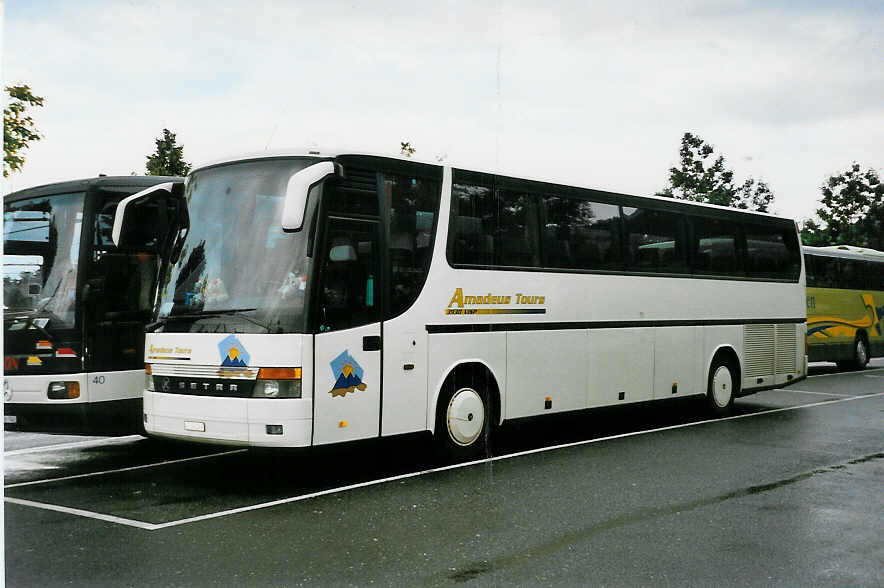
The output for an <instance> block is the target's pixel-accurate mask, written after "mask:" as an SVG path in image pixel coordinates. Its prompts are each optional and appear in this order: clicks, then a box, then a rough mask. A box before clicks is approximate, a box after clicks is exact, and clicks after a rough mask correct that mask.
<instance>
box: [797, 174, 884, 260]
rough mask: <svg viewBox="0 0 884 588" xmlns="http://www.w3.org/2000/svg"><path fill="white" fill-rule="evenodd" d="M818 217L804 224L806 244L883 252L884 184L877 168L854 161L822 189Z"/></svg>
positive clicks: (803, 236) (829, 180) (824, 184)
mask: <svg viewBox="0 0 884 588" xmlns="http://www.w3.org/2000/svg"><path fill="white" fill-rule="evenodd" d="M820 190H821V191H822V194H823V196H822V198H821V199H820V204H821V206H820V207H819V208H818V209H817V211H816V218H815V219H810V220H808V221H806V222H805V223H804V227H803V228H802V230H801V240H802V241H803V242H804V244H805V245H816V246H827V245H854V246H857V247H869V248H872V249H878V250H884V184H881V180H880V179H879V178H878V174H877V173H876V172H875V170H874V169H872V168H869V169H867V170H866V171H862V168H861V167H860V165H859V164H858V163H857V162H855V161H854V162H853V163H852V164H851V165H850V168H849V169H847V170H846V171H844V172H842V173H839V174H835V175H833V176H831V177H829V179H827V180H826V181H825V182H824V183H823V185H822V186H820Z"/></svg>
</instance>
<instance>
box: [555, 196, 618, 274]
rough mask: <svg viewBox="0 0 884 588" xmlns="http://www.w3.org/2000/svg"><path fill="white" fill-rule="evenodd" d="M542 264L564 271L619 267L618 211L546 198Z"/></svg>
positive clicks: (610, 206) (614, 208) (576, 201)
mask: <svg viewBox="0 0 884 588" xmlns="http://www.w3.org/2000/svg"><path fill="white" fill-rule="evenodd" d="M543 201H544V205H545V207H546V223H545V225H544V227H543V252H544V256H545V260H544V265H545V266H547V267H553V268H565V269H588V270H594V269H602V270H614V269H620V268H622V266H623V264H622V258H621V255H620V208H619V207H618V206H616V205H614V204H603V203H600V202H589V201H586V200H576V199H571V198H561V197H558V196H546V197H544V199H543Z"/></svg>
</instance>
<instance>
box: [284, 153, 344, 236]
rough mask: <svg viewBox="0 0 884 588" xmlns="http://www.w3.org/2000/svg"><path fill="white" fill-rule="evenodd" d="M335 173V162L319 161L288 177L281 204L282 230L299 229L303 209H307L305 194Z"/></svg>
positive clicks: (302, 217) (301, 222)
mask: <svg viewBox="0 0 884 588" xmlns="http://www.w3.org/2000/svg"><path fill="white" fill-rule="evenodd" d="M334 173H335V164H334V163H332V162H331V161H320V162H319V163H314V164H313V165H311V166H309V167H305V168H304V169H302V170H301V171H299V172H297V173H295V174H293V175H292V177H291V178H289V183H288V185H287V186H286V190H285V202H284V203H283V206H282V230H284V231H299V230H301V227H303V226H304V211H306V210H307V195H308V194H309V193H310V188H312V187H313V186H314V185H316V184H318V183H319V182H321V181H322V180H323V179H325V177H326V176H329V175H333V174H334Z"/></svg>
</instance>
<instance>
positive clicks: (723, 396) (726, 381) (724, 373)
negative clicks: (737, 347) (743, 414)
mask: <svg viewBox="0 0 884 588" xmlns="http://www.w3.org/2000/svg"><path fill="white" fill-rule="evenodd" d="M735 376H736V370H735V369H734V368H733V366H732V364H731V363H730V362H729V361H727V360H726V359H723V358H716V359H715V361H713V362H712V368H711V369H710V370H709V385H708V388H707V392H706V404H707V406H708V407H709V409H710V411H711V412H712V413H713V414H714V415H716V416H723V415H726V414H729V413H730V412H731V410H732V409H733V407H734V394H735V392H736V380H735Z"/></svg>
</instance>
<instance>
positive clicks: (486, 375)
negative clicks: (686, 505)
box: [118, 152, 806, 459]
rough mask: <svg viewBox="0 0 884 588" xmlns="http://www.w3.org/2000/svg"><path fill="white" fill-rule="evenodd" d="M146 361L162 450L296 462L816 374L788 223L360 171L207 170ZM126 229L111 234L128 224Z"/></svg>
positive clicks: (394, 168)
mask: <svg viewBox="0 0 884 588" xmlns="http://www.w3.org/2000/svg"><path fill="white" fill-rule="evenodd" d="M185 195H186V199H187V202H188V206H189V214H190V219H191V224H190V227H189V231H188V232H187V235H186V238H185V239H184V241H183V244H181V245H180V246H181V249H182V253H181V255H180V258H179V259H178V262H177V263H176V264H175V265H174V266H173V267H172V269H171V272H170V274H169V276H168V279H167V280H166V282H165V283H164V284H163V285H162V286H161V289H160V293H159V295H158V301H159V304H158V307H157V311H158V315H157V317H156V321H157V322H156V323H155V328H154V329H153V332H151V333H148V335H147V339H146V350H145V362H146V368H147V373H148V376H147V381H146V391H145V395H144V426H145V429H146V430H147V432H148V433H149V434H152V435H157V436H162V437H170V438H179V439H190V440H195V441H205V442H212V443H227V444H235V445H251V446H287V447H293V446H297V447H304V446H312V445H323V444H328V443H337V442H342V441H350V440H356V439H367V438H373V437H378V436H388V435H397V434H402V433H412V432H417V431H430V432H432V433H433V434H434V436H435V439H436V441H437V443H438V445H439V446H440V448H441V450H442V451H443V452H444V453H446V454H448V456H450V457H451V458H453V459H467V458H470V457H473V456H476V455H479V454H481V453H482V452H483V451H485V450H486V447H487V443H488V440H489V437H490V433H491V432H492V431H493V429H494V428H495V427H496V426H497V425H500V424H501V423H503V422H504V421H507V420H511V419H518V418H522V417H531V416H535V415H541V414H548V413H557V412H562V411H574V410H581V409H587V408H593V407H601V406H610V405H618V404H626V403H635V402H644V401H651V400H658V399H663V398H675V397H685V396H698V397H705V398H706V399H707V401H708V404H709V406H710V407H711V409H712V410H713V411H714V412H715V413H725V412H727V411H729V410H730V408H731V405H732V403H733V400H734V398H735V397H737V396H741V395H745V394H749V393H752V392H756V391H758V390H762V389H766V388H772V387H779V386H783V385H786V384H789V383H791V382H795V381H798V380H799V379H801V378H802V377H804V376H805V373H806V356H805V346H804V340H805V320H806V315H805V299H804V278H803V267H802V257H801V253H800V243H799V239H798V235H797V231H796V226H795V223H794V222H793V221H791V220H788V219H784V218H777V217H774V216H770V215H765V214H756V213H751V212H746V211H740V210H734V209H726V208H721V207H714V206H704V205H698V204H693V203H688V202H684V201H677V200H671V199H665V198H646V197H637V196H628V195H623V194H615V193H611V192H604V191H599V190H592V189H584V188H577V187H571V186H563V185H558V184H552V183H544V182H537V181H527V180H521V179H517V178H512V177H504V176H500V175H492V174H487V173H480V172H475V171H469V170H465V169H457V168H455V169H453V168H451V167H449V166H441V165H431V164H425V163H418V162H415V161H412V160H409V159H396V158H385V157H378V156H370V155H355V154H335V155H327V154H319V153H315V152H314V153H303V152H302V153H299V154H273V155H267V154H262V155H257V156H252V157H243V158H238V159H230V160H226V161H222V162H219V163H216V164H212V165H208V166H204V167H200V168H198V169H195V170H194V171H193V172H192V173H191V174H190V176H189V177H188V179H187V183H186V189H185ZM122 214H125V211H123V212H122V213H121V212H118V216H122Z"/></svg>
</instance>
